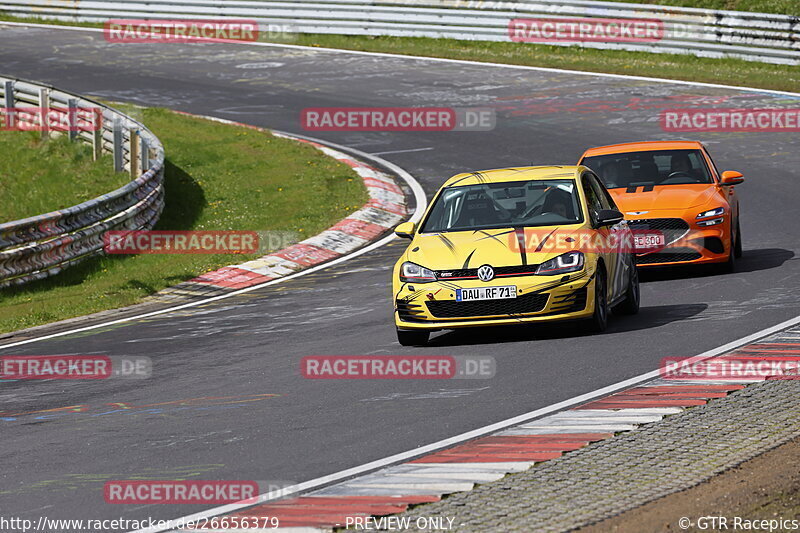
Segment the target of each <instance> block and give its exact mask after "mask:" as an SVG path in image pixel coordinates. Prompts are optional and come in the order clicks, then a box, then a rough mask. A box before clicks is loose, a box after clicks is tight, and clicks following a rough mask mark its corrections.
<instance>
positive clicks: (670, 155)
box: [581, 150, 714, 189]
mask: <svg viewBox="0 0 800 533" xmlns="http://www.w3.org/2000/svg"><path fill="white" fill-rule="evenodd" d="M581 164H583V165H585V166H587V167H589V168H591V169H592V170H593V171H594V172H596V173H597V176H598V177H599V178H600V180H601V181H602V182H603V184H604V185H605V186H606V188H608V189H619V188H635V187H642V186H643V187H647V186H655V185H687V184H695V183H713V182H714V180H713V179H711V176H710V174H709V172H708V167H706V164H705V161H704V159H703V154H702V152H701V151H700V150H653V151H648V152H629V153H625V154H608V155H598V156H594V157H587V158H586V159H584V160H583V161H582V162H581Z"/></svg>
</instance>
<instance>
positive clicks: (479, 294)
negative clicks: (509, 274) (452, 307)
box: [456, 285, 517, 302]
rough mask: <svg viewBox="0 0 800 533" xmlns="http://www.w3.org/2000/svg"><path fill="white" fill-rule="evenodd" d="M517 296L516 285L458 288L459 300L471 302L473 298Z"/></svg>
mask: <svg viewBox="0 0 800 533" xmlns="http://www.w3.org/2000/svg"><path fill="white" fill-rule="evenodd" d="M516 297H517V287H516V285H504V286H502V287H476V288H474V289H456V301H457V302H471V301H473V300H507V299H509V298H516Z"/></svg>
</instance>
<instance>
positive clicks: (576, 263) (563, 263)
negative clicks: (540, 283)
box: [536, 252, 583, 276]
mask: <svg viewBox="0 0 800 533" xmlns="http://www.w3.org/2000/svg"><path fill="white" fill-rule="evenodd" d="M582 268H583V254H582V253H581V252H568V253H565V254H561V255H559V256H558V257H554V258H552V259H550V260H549V261H545V262H544V263H542V264H541V265H539V268H537V269H536V273H537V274H539V275H543V276H556V275H558V274H566V273H568V272H577V271H579V270H581V269H582Z"/></svg>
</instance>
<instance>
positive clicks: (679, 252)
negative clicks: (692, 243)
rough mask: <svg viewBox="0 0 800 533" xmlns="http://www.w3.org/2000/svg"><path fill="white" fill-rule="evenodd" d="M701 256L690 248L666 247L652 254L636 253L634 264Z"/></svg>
mask: <svg viewBox="0 0 800 533" xmlns="http://www.w3.org/2000/svg"><path fill="white" fill-rule="evenodd" d="M701 257H703V256H702V254H700V253H699V252H698V251H696V250H693V249H691V248H667V249H665V250H662V251H660V252H656V253H652V254H646V255H637V256H636V264H637V265H647V264H653V263H681V262H684V261H694V260H695V259H700V258H701Z"/></svg>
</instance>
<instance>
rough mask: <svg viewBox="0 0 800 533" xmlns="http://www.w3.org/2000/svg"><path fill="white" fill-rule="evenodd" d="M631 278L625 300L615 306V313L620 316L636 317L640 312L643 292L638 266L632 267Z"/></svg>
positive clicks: (633, 265)
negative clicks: (640, 285)
mask: <svg viewBox="0 0 800 533" xmlns="http://www.w3.org/2000/svg"><path fill="white" fill-rule="evenodd" d="M631 266H632V268H631V273H630V278H629V279H628V290H627V291H626V292H625V299H624V300H623V301H622V302H620V303H619V304H617V305H615V306H614V313H616V314H619V315H635V314H636V313H638V312H639V302H640V300H641V291H640V290H639V270H638V269H637V268H636V264H632V265H631Z"/></svg>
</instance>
